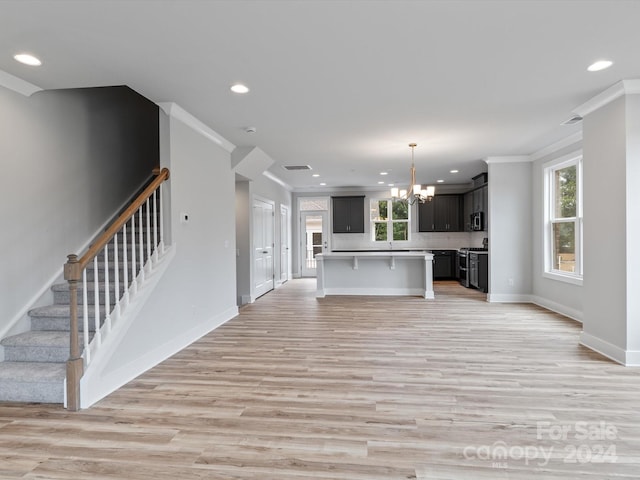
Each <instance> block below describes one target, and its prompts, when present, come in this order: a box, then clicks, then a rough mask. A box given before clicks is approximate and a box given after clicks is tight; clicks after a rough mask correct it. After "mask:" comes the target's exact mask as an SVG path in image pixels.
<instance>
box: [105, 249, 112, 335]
mask: <svg viewBox="0 0 640 480" xmlns="http://www.w3.org/2000/svg"><path fill="white" fill-rule="evenodd" d="M108 249H109V244H107V245H105V246H104V314H105V317H104V324H105V328H106V332H107V333H109V332H110V331H111V288H110V285H109V250H108Z"/></svg>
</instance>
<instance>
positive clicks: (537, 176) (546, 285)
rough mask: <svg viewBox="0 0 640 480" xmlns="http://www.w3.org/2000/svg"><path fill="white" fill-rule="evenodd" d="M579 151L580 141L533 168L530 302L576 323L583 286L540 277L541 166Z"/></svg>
mask: <svg viewBox="0 0 640 480" xmlns="http://www.w3.org/2000/svg"><path fill="white" fill-rule="evenodd" d="M581 149H582V141H581V140H577V141H576V142H574V143H572V144H571V145H567V146H564V147H562V148H560V149H558V150H557V151H555V152H553V153H550V154H548V155H545V156H544V157H541V158H539V159H537V160H536V161H535V162H534V163H533V165H532V172H531V173H532V179H531V180H532V188H533V190H532V200H533V201H532V209H533V210H532V233H533V235H532V240H533V245H532V252H533V261H532V272H533V278H532V282H533V285H532V289H533V290H532V293H533V300H534V301H535V302H536V303H538V304H540V305H543V306H547V307H548V308H551V309H553V310H555V311H557V312H560V313H563V314H564V315H567V316H569V317H571V318H573V319H575V320H579V321H582V316H583V314H582V312H583V307H582V294H583V292H582V286H580V285H573V284H570V283H566V282H560V281H558V280H553V279H550V278H546V277H544V276H543V272H544V260H545V259H544V200H545V199H544V177H543V171H544V168H543V165H544V164H545V163H547V162H549V161H551V160H554V159H556V158H560V157H562V156H564V155H567V154H569V153H572V152H576V151H579V150H581Z"/></svg>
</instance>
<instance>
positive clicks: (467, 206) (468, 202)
mask: <svg viewBox="0 0 640 480" xmlns="http://www.w3.org/2000/svg"><path fill="white" fill-rule="evenodd" d="M462 202H463V207H462V222H463V225H464V231H465V232H470V231H471V214H472V213H473V192H468V193H465V194H464V197H463V200H462Z"/></svg>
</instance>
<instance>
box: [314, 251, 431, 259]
mask: <svg viewBox="0 0 640 480" xmlns="http://www.w3.org/2000/svg"><path fill="white" fill-rule="evenodd" d="M427 255H428V256H431V257H432V256H433V254H432V253H431V251H429V250H420V251H404V252H403V251H401V250H384V251H375V252H374V251H367V250H360V251H353V252H330V253H319V254H318V255H316V258H317V257H324V258H331V257H335V258H340V257H425V256H427Z"/></svg>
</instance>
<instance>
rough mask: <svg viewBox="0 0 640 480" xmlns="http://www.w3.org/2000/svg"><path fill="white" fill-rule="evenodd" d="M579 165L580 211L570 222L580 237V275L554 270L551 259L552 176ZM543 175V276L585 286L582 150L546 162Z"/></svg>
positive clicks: (578, 191) (577, 263) (577, 258)
mask: <svg viewBox="0 0 640 480" xmlns="http://www.w3.org/2000/svg"><path fill="white" fill-rule="evenodd" d="M570 165H577V167H578V171H577V179H578V185H577V186H576V190H577V192H576V194H577V196H578V205H577V207H578V211H577V212H576V215H577V216H576V217H575V220H568V221H571V222H575V224H576V229H577V230H578V232H579V233H578V235H577V238H576V265H577V267H578V268H577V270H578V272H579V273H571V272H563V271H560V270H554V269H553V267H552V265H553V260H552V258H551V252H552V251H553V238H552V237H553V236H552V224H551V218H552V217H553V213H552V209H553V206H554V204H553V202H552V200H551V188H552V182H553V179H552V176H553V172H554V171H556V170H559V169H561V168H564V167H567V166H570ZM542 175H543V186H544V192H543V197H544V225H543V229H542V231H543V245H544V248H543V251H544V254H543V259H542V261H543V265H542V276H543V277H545V278H549V279H552V280H557V281H560V282H564V283H570V284H573V285H580V286H581V285H582V284H583V274H584V272H583V271H582V268H583V261H582V260H583V259H582V255H583V248H582V247H583V245H582V242H583V238H582V235H583V233H582V232H583V215H582V198H583V197H582V189H583V184H582V150H577V151H575V152H571V153H569V154H567V155H563V156H562V157H559V158H556V159H554V160H551V161H549V162H546V163H545V164H543V165H542Z"/></svg>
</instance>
